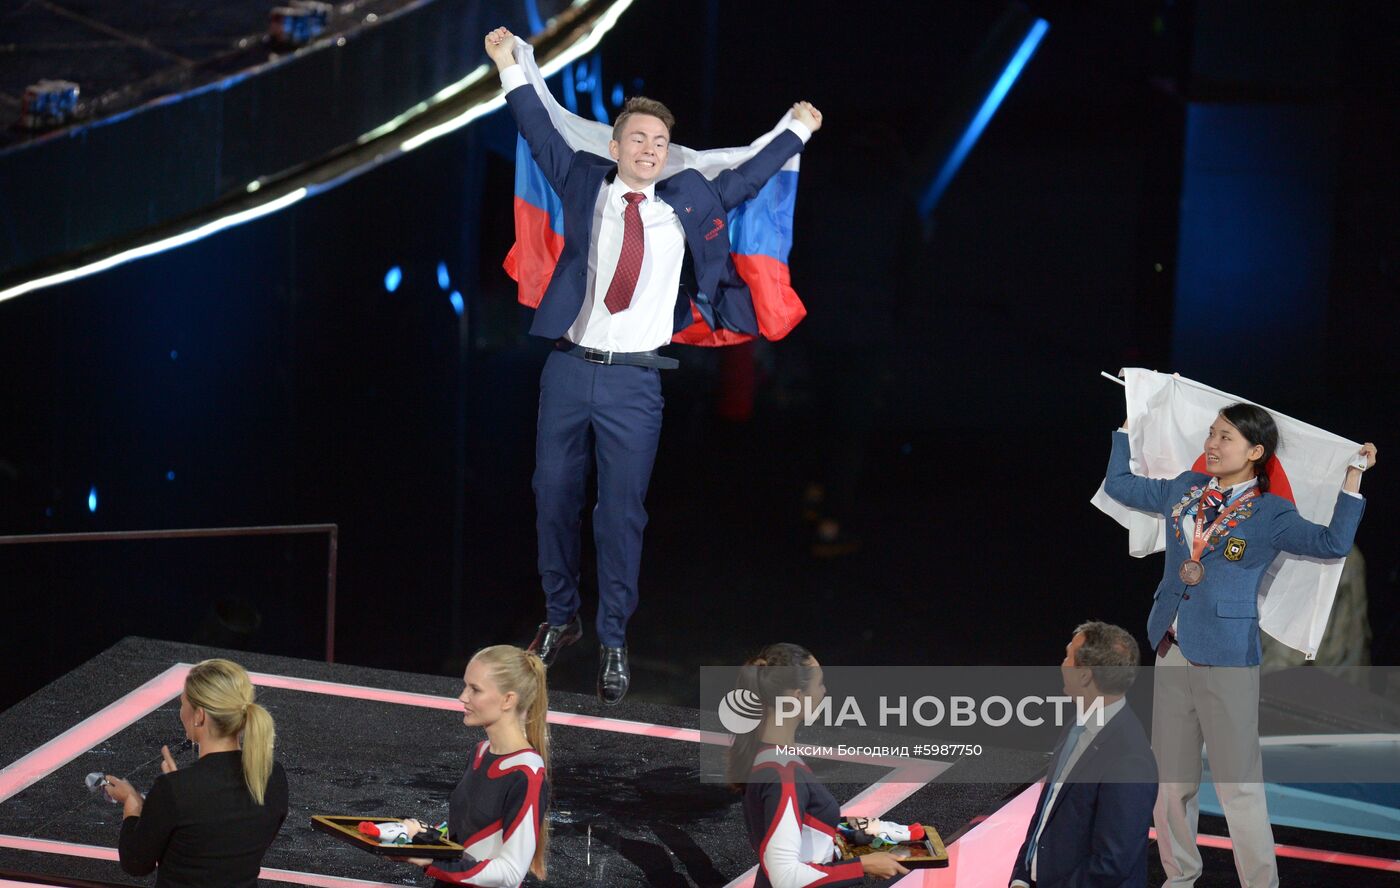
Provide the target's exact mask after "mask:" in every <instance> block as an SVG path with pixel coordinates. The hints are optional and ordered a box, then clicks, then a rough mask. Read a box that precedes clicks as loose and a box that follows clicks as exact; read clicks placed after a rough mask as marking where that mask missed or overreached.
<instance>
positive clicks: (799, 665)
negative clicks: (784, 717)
mask: <svg viewBox="0 0 1400 888" xmlns="http://www.w3.org/2000/svg"><path fill="white" fill-rule="evenodd" d="M813 671H814V668H813V666H812V654H811V653H810V652H809V651H808V650H807V649H806V648H804V647H802V646H801V645H797V644H790V643H788V642H785V641H780V642H778V643H777V644H770V645H768V647H766V648H764V649H763V650H761V651H759V652H758V653H757V654H755V655H754V656H752V657H750V658H749V659H748V660H746V661H744V665H743V666H740V667H739V676H738V678H736V679H735V681H734V687H735V689H736V690H741V691H752V692H753V693H754V694H757V695H758V698H759V700H760V701H762V703H763V709H764V712H765V713H767V711H768V710H770V709H773V708H774V706H776V705H777V699H778V697H780V696H782V695H783V694H784V693H786V692H787V691H790V690H792V689H793V688H805V687H807V684H808V682H810V681H811V680H812V675H813ZM760 733H762V731H761V730H760V728H754V729H753V730H752V731H749V732H748V733H747V734H737V735H735V737H734V743H733V744H732V745H731V746H730V747H729V762H728V765H727V766H726V768H725V776H726V777H728V778H729V786H730V788H731V789H733V790H735V791H736V792H742V791H743V789H744V784H745V783H746V782H747V781H748V779H749V771H750V770H751V769H752V768H753V760H754V757H755V756H757V755H758V745H759V739H758V737H759V734H760Z"/></svg>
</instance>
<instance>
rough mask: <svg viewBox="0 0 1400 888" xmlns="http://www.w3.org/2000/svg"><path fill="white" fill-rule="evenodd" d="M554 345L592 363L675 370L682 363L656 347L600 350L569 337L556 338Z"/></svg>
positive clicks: (567, 353) (568, 353)
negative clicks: (659, 352) (650, 348)
mask: <svg viewBox="0 0 1400 888" xmlns="http://www.w3.org/2000/svg"><path fill="white" fill-rule="evenodd" d="M554 347H555V348H557V349H558V350H559V351H561V352H563V353H564V354H566V355H570V356H572V357H575V358H578V359H579V360H581V361H587V362H589V363H590V364H626V365H628V366H630V367H655V368H656V369H657V370H674V369H676V368H677V367H679V366H680V365H681V362H680V361H677V360H676V359H675V358H668V357H666V356H665V355H661V354H658V353H657V351H656V349H652V350H651V351H644V352H613V351H600V350H598V349H596V348H584V347H583V346H581V345H578V344H576V343H573V342H570V341H569V340H567V339H559V340H556V341H555V343H554Z"/></svg>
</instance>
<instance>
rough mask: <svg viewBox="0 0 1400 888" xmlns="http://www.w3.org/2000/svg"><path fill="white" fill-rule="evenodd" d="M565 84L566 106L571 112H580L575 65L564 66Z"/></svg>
mask: <svg viewBox="0 0 1400 888" xmlns="http://www.w3.org/2000/svg"><path fill="white" fill-rule="evenodd" d="M562 79H563V86H564V107H565V108H568V109H569V113H570V114H577V113H578V93H577V92H576V91H575V90H574V66H573V65H565V66H564V76H563V78H562Z"/></svg>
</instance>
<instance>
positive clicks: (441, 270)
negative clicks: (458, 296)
mask: <svg viewBox="0 0 1400 888" xmlns="http://www.w3.org/2000/svg"><path fill="white" fill-rule="evenodd" d="M437 273H438V289H440V290H446V289H447V288H448V287H451V286H452V275H450V274H448V273H447V263H446V262H439V263H438V267H437Z"/></svg>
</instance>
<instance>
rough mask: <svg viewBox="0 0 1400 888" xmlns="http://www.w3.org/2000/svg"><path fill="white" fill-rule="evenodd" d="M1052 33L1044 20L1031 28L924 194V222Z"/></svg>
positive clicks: (1038, 21)
mask: <svg viewBox="0 0 1400 888" xmlns="http://www.w3.org/2000/svg"><path fill="white" fill-rule="evenodd" d="M1048 30H1050V23H1049V22H1047V21H1045V19H1036V20H1035V22H1034V23H1033V24H1032V25H1031V29H1030V31H1029V32H1028V33H1027V34H1026V37H1025V39H1024V40H1022V41H1021V45H1020V46H1019V47H1017V49H1016V54H1015V55H1013V56H1012V57H1011V61H1009V62H1007V63H1006V69H1005V70H1004V71H1002V72H1001V76H1000V77H998V78H997V82H996V84H995V85H994V86H993V87H992V90H991V92H989V93H987V98H986V99H984V100H983V101H982V107H980V108H978V109H977V114H976V116H974V117H973V118H972V123H970V124H968V127H967V131H966V132H964V133H963V135H962V138H961V139H959V140H958V144H957V145H955V146H954V147H953V150H952V151H951V152H950V153H949V154H948V159H947V160H945V161H944V162H943V166H942V168H941V169H939V171H938V175H937V176H935V177H934V179H933V184H931V185H929V187H928V190H927V191H925V192H924V195H923V198H922V199H920V201H919V214H920V215H921V216H923V217H924V218H928V215H929V214H930V213H932V212H933V208H934V207H936V206H938V200H939V198H941V197H942V196H943V192H944V191H945V190H947V188H948V183H950V182H952V181H953V176H955V175H957V172H958V168H959V167H961V166H962V162H963V161H964V160H966V159H967V155H968V153H969V152H970V151H972V146H973V145H975V144H977V138H978V137H979V136H981V135H982V130H984V129H986V128H987V123H988V121H990V120H991V119H992V115H993V114H995V113H997V108H998V107H999V106H1000V105H1001V100H1002V99H1004V98H1006V94H1007V93H1008V92H1010V91H1011V85H1012V84H1013V83H1015V82H1016V78H1017V77H1019V76H1021V69H1023V68H1025V67H1026V63H1027V62H1029V61H1030V59H1031V56H1032V55H1034V54H1035V49H1036V47H1037V46H1039V45H1040V40H1041V38H1042V37H1044V36H1045V32H1046V31H1048Z"/></svg>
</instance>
